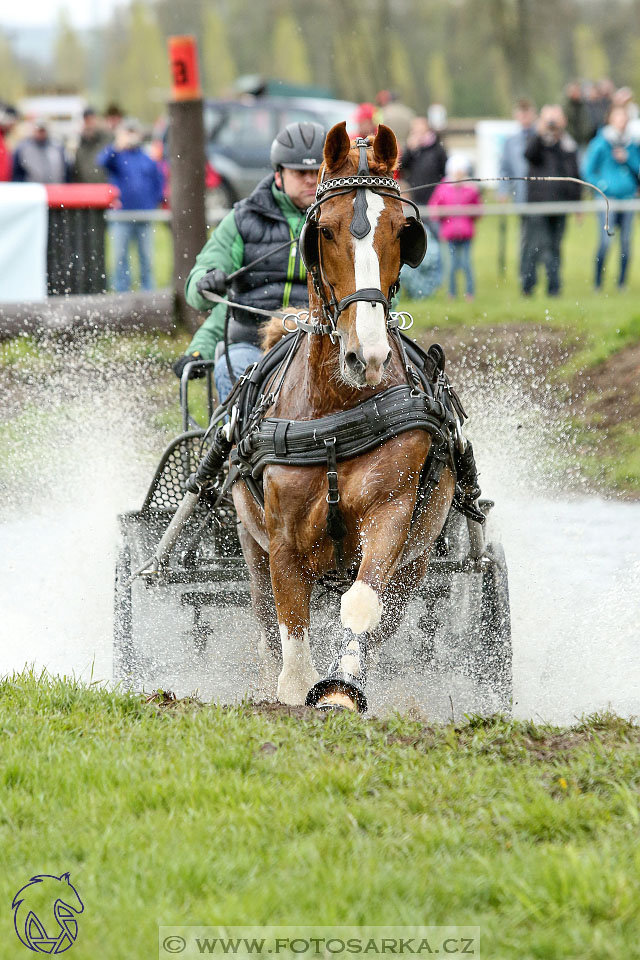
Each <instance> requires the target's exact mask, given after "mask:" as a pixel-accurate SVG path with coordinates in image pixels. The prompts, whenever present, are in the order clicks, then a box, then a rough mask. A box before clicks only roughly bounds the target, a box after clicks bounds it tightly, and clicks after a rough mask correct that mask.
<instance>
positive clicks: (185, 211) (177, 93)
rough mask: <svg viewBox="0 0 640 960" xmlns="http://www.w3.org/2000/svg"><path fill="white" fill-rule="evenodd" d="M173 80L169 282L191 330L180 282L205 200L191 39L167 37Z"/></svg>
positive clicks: (197, 239) (201, 229)
mask: <svg viewBox="0 0 640 960" xmlns="http://www.w3.org/2000/svg"><path fill="white" fill-rule="evenodd" d="M169 59H170V62H171V75H172V78H173V87H172V100H171V103H170V104H169V163H170V170H171V217H172V230H173V284H174V288H175V294H176V307H177V313H178V316H179V318H180V320H182V322H183V323H184V324H185V325H186V326H187V328H188V329H189V330H191V331H192V332H193V331H195V330H196V329H197V328H198V326H199V325H200V322H201V319H202V318H201V315H200V314H199V313H198V311H197V310H194V309H193V308H192V307H190V306H188V304H187V302H186V300H185V298H184V285H185V281H186V279H187V277H188V276H189V273H190V271H191V268H192V267H193V264H194V262H195V259H196V256H197V255H198V254H199V253H200V250H201V249H202V247H203V245H204V242H205V240H206V236H207V230H206V224H205V198H204V189H205V188H204V167H205V150H204V122H203V113H202V111H203V104H202V91H201V89H200V78H199V74H198V53H197V48H196V41H195V38H194V37H169Z"/></svg>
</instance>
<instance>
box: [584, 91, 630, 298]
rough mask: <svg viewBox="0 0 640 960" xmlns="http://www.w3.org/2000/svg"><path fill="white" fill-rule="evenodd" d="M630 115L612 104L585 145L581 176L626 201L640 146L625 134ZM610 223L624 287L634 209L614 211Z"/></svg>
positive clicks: (606, 239) (602, 252)
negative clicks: (616, 235)
mask: <svg viewBox="0 0 640 960" xmlns="http://www.w3.org/2000/svg"><path fill="white" fill-rule="evenodd" d="M628 122H629V116H628V114H627V111H626V108H625V107H617V106H614V107H611V109H610V110H609V113H608V114H607V120H606V124H605V126H604V127H602V128H601V129H600V130H599V131H598V133H597V134H596V136H595V137H594V138H593V140H592V141H591V143H590V144H589V146H588V148H587V152H586V155H585V159H584V170H583V175H584V179H585V180H588V181H589V183H592V184H593V185H594V186H596V187H599V188H600V190H602V192H603V193H604V194H605V195H606V196H607V197H610V198H611V199H612V200H629V199H631V198H632V197H635V195H636V193H637V192H638V184H639V180H638V178H639V176H640V148H639V147H638V145H637V144H636V143H634V142H633V140H632V139H631V137H630V136H629V134H628V133H627V124H628ZM604 224H605V215H604V212H603V213H601V214H599V227H600V243H599V245H598V251H597V253H596V270H595V285H596V290H599V289H601V287H602V279H603V272H604V265H605V260H606V257H607V251H608V249H609V246H610V244H611V240H612V238H611V237H610V236H608V235H607V233H606V232H605V229H604ZM611 225H612V226H613V227H614V228H616V229H617V231H618V232H619V234H620V272H619V274H618V287H619V288H622V287H624V284H625V281H626V278H627V269H628V267H629V257H630V255H631V232H632V227H633V210H616V211H615V212H614V213H613V214H612V216H611Z"/></svg>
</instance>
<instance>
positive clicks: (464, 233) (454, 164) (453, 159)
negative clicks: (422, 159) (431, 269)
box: [429, 153, 482, 300]
mask: <svg viewBox="0 0 640 960" xmlns="http://www.w3.org/2000/svg"><path fill="white" fill-rule="evenodd" d="M469 176H471V163H470V161H469V159H468V157H467V156H466V155H465V154H463V153H453V154H451V156H450V157H449V159H448V160H447V167H446V174H445V178H444V180H442V182H441V183H439V184H438V186H437V187H436V188H435V190H434V191H433V193H432V194H431V198H430V200H429V207H432V208H436V207H461V206H465V207H466V206H477V205H478V204H481V203H482V197H481V196H480V193H479V191H478V190H477V189H476V186H475V184H473V183H460V182H459V181H460V180H464V179H465V177H469ZM432 216H433V218H434V219H435V218H437V214H436V213H435V209H434V213H433V214H432ZM477 217H478V214H477V213H469V214H468V215H464V214H456V215H454V216H451V217H447V216H445V217H442V222H441V225H440V239H442V240H446V241H447V242H448V244H449V270H450V272H449V296H450V297H455V295H456V274H457V272H458V270H462V272H463V273H464V275H465V280H466V287H467V288H466V293H465V298H466V299H467V300H473V295H474V292H475V285H474V280H473V269H472V266H471V241H472V240H473V235H474V233H475V221H476V219H477Z"/></svg>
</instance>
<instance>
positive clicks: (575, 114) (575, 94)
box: [564, 81, 596, 152]
mask: <svg viewBox="0 0 640 960" xmlns="http://www.w3.org/2000/svg"><path fill="white" fill-rule="evenodd" d="M565 94H566V100H565V104H564V112H565V114H566V117H567V133H568V134H569V136H571V137H573V139H574V140H575V141H576V143H577V144H578V151H579V152H581V151H582V150H584V148H585V147H586V146H587V144H588V143H589V141H590V140H591V138H592V137H593V136H594V134H595V132H596V128H595V127H594V124H593V120H592V117H591V113H590V111H589V108H588V106H587V104H586V103H585V100H584V97H583V96H582V88H581V86H580V84H579V83H577V82H576V81H573V82H572V83H569V84H567V87H566V90H565Z"/></svg>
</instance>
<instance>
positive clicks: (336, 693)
mask: <svg viewBox="0 0 640 960" xmlns="http://www.w3.org/2000/svg"><path fill="white" fill-rule="evenodd" d="M305 703H306V705H307V706H308V707H320V709H321V710H326V709H329V710H333V709H336V708H337V709H339V710H351V711H352V712H353V713H366V710H367V698H366V697H365V695H364V691H363V690H362V689H361V688H360V687H359V686H357V685H356V684H355V683H350V682H348V681H346V680H342V679H339V678H335V677H326V678H325V679H324V680H319V681H318V683H316V684H315V686H313V687H311V690H309V693H308V694H307V699H306V700H305Z"/></svg>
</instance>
